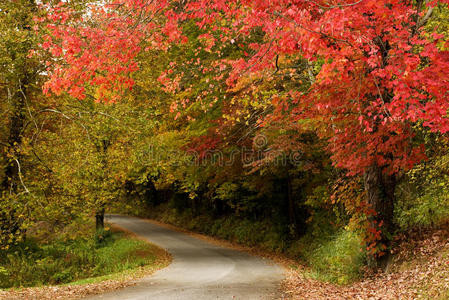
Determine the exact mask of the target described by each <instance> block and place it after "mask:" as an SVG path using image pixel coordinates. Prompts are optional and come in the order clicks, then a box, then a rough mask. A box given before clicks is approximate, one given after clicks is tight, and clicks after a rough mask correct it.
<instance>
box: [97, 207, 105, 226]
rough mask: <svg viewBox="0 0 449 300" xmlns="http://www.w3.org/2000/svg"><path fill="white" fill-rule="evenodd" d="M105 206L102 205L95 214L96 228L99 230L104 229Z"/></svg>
mask: <svg viewBox="0 0 449 300" xmlns="http://www.w3.org/2000/svg"><path fill="white" fill-rule="evenodd" d="M104 212H105V209H104V206H103V207H101V208H100V209H99V210H98V211H97V212H96V214H95V228H96V229H97V231H98V230H103V229H104Z"/></svg>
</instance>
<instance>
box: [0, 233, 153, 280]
mask: <svg viewBox="0 0 449 300" xmlns="http://www.w3.org/2000/svg"><path fill="white" fill-rule="evenodd" d="M155 248H156V247H155V246H153V245H150V244H148V243H146V242H144V241H140V240H137V239H134V238H130V237H128V236H126V235H125V234H124V233H120V232H115V233H112V232H111V231H104V232H102V233H101V234H96V235H95V236H94V237H90V238H86V237H84V238H82V237H78V238H76V239H73V240H66V241H64V240H53V241H50V242H48V243H47V244H41V243H39V242H37V241H36V240H33V239H28V240H26V241H25V242H23V243H21V244H19V245H16V246H15V247H13V248H11V249H9V250H8V251H7V252H1V253H0V288H3V289H5V288H12V287H29V286H41V285H49V284H52V285H53V284H64V283H70V282H74V281H77V283H83V280H84V283H88V282H96V281H97V279H91V278H92V277H98V276H106V277H107V276H108V274H115V273H119V272H123V271H126V270H131V269H134V268H137V267H141V266H145V265H151V264H154V263H155V262H156V260H157V256H156V254H155ZM100 279H101V277H100ZM105 279H107V278H105Z"/></svg>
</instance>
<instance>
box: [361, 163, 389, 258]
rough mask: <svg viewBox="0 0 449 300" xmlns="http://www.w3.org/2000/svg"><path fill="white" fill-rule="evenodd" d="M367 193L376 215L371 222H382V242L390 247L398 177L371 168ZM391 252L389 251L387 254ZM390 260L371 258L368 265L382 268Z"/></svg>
mask: <svg viewBox="0 0 449 300" xmlns="http://www.w3.org/2000/svg"><path fill="white" fill-rule="evenodd" d="M364 179H365V191H366V194H367V203H368V205H369V206H370V208H372V209H373V210H374V211H375V212H376V215H374V216H371V220H373V221H376V222H377V224H380V222H382V224H383V225H382V227H381V230H382V233H381V240H380V241H379V242H381V243H383V244H384V245H385V246H387V247H388V246H389V244H390V238H389V235H390V234H391V233H392V232H393V229H394V228H393V210H394V201H395V195H394V191H395V187H396V175H395V174H393V175H389V174H385V173H384V172H382V169H381V168H379V167H378V166H376V165H375V166H371V167H370V168H368V170H366V172H365V176H364ZM388 253H389V252H388V251H387V252H386V254H388ZM387 260H388V255H383V256H380V257H377V258H373V257H371V258H369V261H368V263H369V264H370V265H371V266H373V267H382V266H383V263H385V262H386V261H387Z"/></svg>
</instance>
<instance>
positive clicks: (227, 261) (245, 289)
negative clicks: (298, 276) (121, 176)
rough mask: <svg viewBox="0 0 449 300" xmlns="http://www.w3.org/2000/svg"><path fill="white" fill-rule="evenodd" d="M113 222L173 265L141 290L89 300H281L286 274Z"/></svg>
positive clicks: (193, 241) (160, 230)
mask: <svg viewBox="0 0 449 300" xmlns="http://www.w3.org/2000/svg"><path fill="white" fill-rule="evenodd" d="M107 221H108V222H110V223H114V224H117V225H118V226H121V227H123V228H125V229H127V230H129V231H132V232H134V233H135V234H137V235H138V236H139V237H141V238H144V239H146V240H148V241H150V242H151V243H154V244H156V245H158V246H160V247H162V248H164V249H166V250H167V251H168V252H169V253H170V254H171V255H172V256H173V262H172V263H171V264H170V265H169V266H168V267H167V268H165V269H162V270H159V271H157V272H156V273H155V274H153V275H151V276H148V277H144V278H143V279H141V280H139V281H138V282H137V284H136V285H134V286H130V287H127V288H124V289H121V290H117V291H113V292H109V293H105V294H102V295H98V296H95V297H91V298H89V299H92V300H94V299H95V300H98V299H117V300H118V299H120V300H126V299H152V300H153V299H154V300H159V299H164V300H171V299H192V300H202V299H245V300H246V299H279V298H280V293H279V285H280V282H281V280H282V279H283V277H284V275H283V271H282V268H281V267H280V266H278V265H276V264H274V263H273V262H271V261H269V260H266V259H262V258H258V257H255V256H251V255H249V254H246V253H244V252H240V251H236V250H232V249H229V248H223V247H219V246H216V245H213V244H210V243H207V242H205V241H203V240H199V239H197V238H194V237H192V236H189V235H187V234H184V233H180V232H177V231H173V230H170V229H168V228H166V227H162V226H158V225H155V224H153V223H150V222H147V221H144V220H141V219H138V218H133V217H127V216H118V215H109V216H108V217H107Z"/></svg>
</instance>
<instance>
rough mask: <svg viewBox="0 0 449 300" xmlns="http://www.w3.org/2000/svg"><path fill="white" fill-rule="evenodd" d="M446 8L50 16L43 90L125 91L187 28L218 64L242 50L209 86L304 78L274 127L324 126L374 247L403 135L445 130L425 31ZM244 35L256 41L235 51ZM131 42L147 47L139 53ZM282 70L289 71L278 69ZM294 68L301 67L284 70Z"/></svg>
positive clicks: (356, 5) (195, 7)
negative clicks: (356, 182)
mask: <svg viewBox="0 0 449 300" xmlns="http://www.w3.org/2000/svg"><path fill="white" fill-rule="evenodd" d="M446 4H447V1H398V0H388V1H371V0H367V1H363V0H362V1H354V2H348V1H332V2H327V1H293V2H292V1H283V0H278V1H274V2H273V1H270V2H267V1H258V0H255V1H246V2H239V1H222V0H215V1H210V0H207V1H206V0H204V1H203V0H200V1H190V2H188V3H178V2H175V1H174V2H170V1H158V2H153V1H148V2H145V1H143V2H142V1H133V0H128V1H124V2H116V1H111V2H108V4H106V5H99V6H96V7H93V8H92V11H91V12H92V13H91V14H90V18H92V19H94V20H96V21H95V24H97V25H95V26H91V25H90V24H91V23H87V22H85V20H83V19H82V18H81V19H80V18H78V19H77V20H78V21H77V22H78V23H76V22H75V23H73V18H71V17H72V16H73V13H72V12H71V11H70V9H68V8H67V7H66V6H65V5H64V4H61V5H59V6H58V7H57V8H56V9H54V10H52V11H51V13H50V15H49V16H50V18H51V19H52V20H54V22H55V24H54V25H53V26H52V27H51V35H49V36H48V41H47V43H45V44H44V45H43V46H44V48H46V49H49V50H50V51H52V53H53V54H54V55H55V56H56V57H58V58H59V59H61V61H63V62H64V63H63V64H58V65H57V66H56V67H55V69H54V71H53V73H52V77H51V80H50V81H49V82H48V85H47V87H48V89H49V90H52V91H54V92H56V93H60V92H61V91H67V92H68V93H69V94H71V95H72V96H75V97H77V98H79V99H82V98H83V97H85V95H84V89H85V86H86V85H94V86H97V87H98V88H99V89H100V90H105V89H106V90H107V89H116V90H121V89H123V88H128V87H131V86H132V85H133V82H132V81H131V80H130V79H129V78H130V74H132V73H133V72H134V71H135V70H136V68H137V65H136V62H135V58H136V56H137V53H139V52H141V51H145V50H148V49H159V50H162V51H166V50H167V49H170V47H172V46H173V45H176V44H182V43H186V42H187V41H188V36H187V35H186V34H184V29H185V27H183V26H184V24H186V22H187V21H188V20H194V21H195V22H196V25H197V26H198V27H199V28H200V29H201V30H205V33H204V35H202V36H201V38H202V39H204V40H205V45H206V47H207V48H208V49H209V51H216V53H217V55H218V56H220V55H221V52H222V48H217V49H214V45H216V44H227V45H229V44H231V45H236V46H238V47H239V48H240V49H241V51H242V53H243V56H239V57H225V58H223V59H219V60H217V61H216V62H215V63H214V64H210V65H208V66H207V69H206V72H207V71H212V72H216V74H217V78H221V77H220V76H224V78H225V80H226V83H227V85H228V87H229V88H230V89H232V88H233V87H235V86H236V84H238V82H239V81H240V80H242V78H243V77H242V75H244V74H253V75H255V76H262V77H263V78H265V79H267V80H268V79H269V78H270V77H271V76H272V75H270V74H269V73H268V72H267V71H269V70H271V74H277V75H278V73H280V72H288V73H290V74H294V72H295V70H296V69H298V68H301V69H304V68H305V70H307V71H308V74H309V79H308V80H309V81H310V87H309V88H308V89H307V90H302V89H300V88H298V87H297V86H294V85H291V86H284V88H283V89H282V90H281V91H280V92H279V97H272V100H273V102H272V104H273V106H274V107H275V110H274V115H276V114H278V115H282V116H284V117H285V116H286V117H288V118H289V120H290V122H292V123H295V122H300V120H305V119H314V120H317V121H319V122H322V124H324V125H325V126H323V127H322V130H320V132H319V134H320V136H321V137H323V138H326V139H328V141H329V146H328V149H329V151H330V152H331V154H332V159H333V161H334V164H335V166H337V167H340V168H343V169H345V170H347V174H348V175H351V176H363V177H364V185H365V190H366V195H367V198H366V203H367V204H368V206H369V207H370V208H371V213H370V215H371V216H370V218H371V220H372V223H373V224H374V225H375V228H376V230H377V234H376V235H375V237H376V239H378V240H379V241H380V242H381V243H380V244H379V245H380V246H381V247H382V245H383V244H386V243H387V242H388V232H392V231H393V230H394V227H393V223H392V216H393V208H394V202H395V194H394V191H395V186H396V182H397V180H398V177H399V176H400V174H402V173H403V172H404V171H405V170H407V169H409V168H411V167H412V166H413V165H414V164H416V163H417V162H420V161H422V160H423V159H425V155H424V147H423V146H422V143H420V141H419V140H418V139H417V138H416V136H415V131H414V127H413V126H414V125H416V124H418V125H420V126H424V127H427V128H429V129H430V130H431V131H434V132H440V133H446V132H447V131H448V130H449V122H448V119H447V116H446V115H447V109H448V105H449V102H448V101H447V86H448V81H447V78H448V72H449V68H448V65H449V54H448V51H447V48H448V42H447V40H445V39H444V35H442V34H440V33H439V32H438V30H437V29H436V28H434V27H429V26H428V27H425V25H426V24H427V23H428V22H429V20H431V18H432V15H433V13H434V11H435V9H436V7H437V6H441V5H446ZM69 19H70V20H71V21H68V20H69ZM74 24H76V25H74ZM255 35H259V36H261V37H262V38H261V39H259V40H257V39H256V40H253V41H252V42H250V43H247V44H245V43H244V42H242V41H245V40H248V37H251V36H255ZM124 37H128V38H124ZM198 38H200V37H198ZM141 41H146V42H147V43H148V44H149V45H150V46H148V47H146V48H141V47H140V45H141V44H140V43H141ZM218 41H219V42H218ZM119 49H120V51H118V50H119ZM284 59H287V60H288V61H290V62H291V63H292V64H291V65H290V66H289V67H287V68H284V69H282V68H280V63H279V62H280V61H281V62H282V60H284ZM300 61H304V62H305V64H298V63H295V62H300ZM183 75H184V74H183V73H182V72H181V73H178V74H177V76H173V77H172V78H170V76H169V73H168V74H167V75H166V76H165V77H163V78H161V80H162V81H163V83H164V84H165V85H166V86H167V87H168V88H173V89H174V90H176V89H177V88H178V87H179V83H180V81H181V80H182V77H183ZM167 78H168V79H167ZM104 100H107V97H106V98H104ZM383 247H384V246H383ZM380 250H381V248H380Z"/></svg>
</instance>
